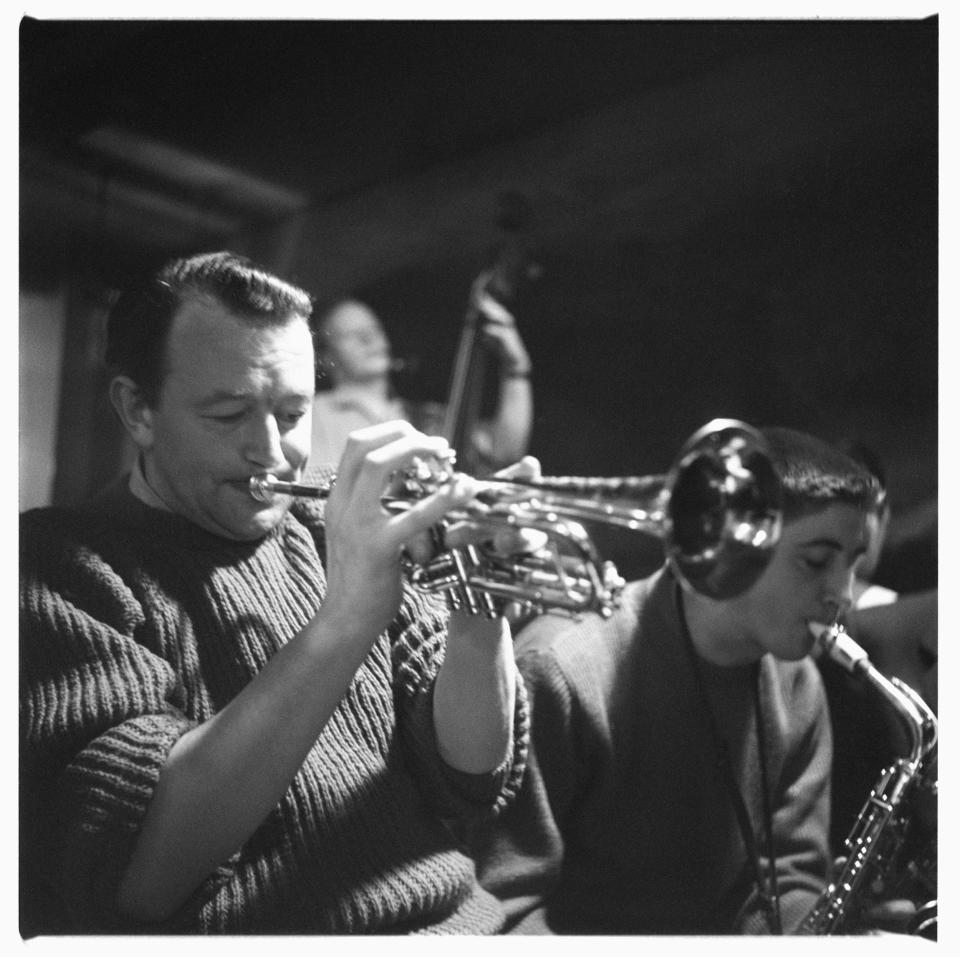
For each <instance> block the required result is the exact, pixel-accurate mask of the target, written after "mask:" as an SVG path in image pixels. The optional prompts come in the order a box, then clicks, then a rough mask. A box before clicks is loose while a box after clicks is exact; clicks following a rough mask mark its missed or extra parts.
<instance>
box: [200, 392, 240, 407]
mask: <svg viewBox="0 0 960 957" xmlns="http://www.w3.org/2000/svg"><path fill="white" fill-rule="evenodd" d="M246 397H247V394H246V393H245V392H238V391H235V390H233V389H217V390H216V391H215V392H211V393H210V394H209V395H205V396H204V397H203V398H202V399H201V400H200V402H199V403H198V405H215V404H216V403H217V402H230V401H231V400H233V399H245V398H246Z"/></svg>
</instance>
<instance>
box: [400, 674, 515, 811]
mask: <svg viewBox="0 0 960 957" xmlns="http://www.w3.org/2000/svg"><path fill="white" fill-rule="evenodd" d="M416 711H417V720H415V722H414V723H413V724H414V727H415V728H416V734H415V738H416V743H415V747H416V750H417V751H418V752H419V753H420V754H422V755H430V756H431V760H429V761H427V762H426V763H425V764H424V774H425V777H426V780H425V781H424V787H425V788H426V789H427V790H428V792H429V793H430V795H431V800H432V802H433V803H434V804H435V806H436V807H437V810H438V811H439V813H441V814H442V815H443V816H445V817H451V818H457V819H462V820H477V819H483V818H487V817H493V816H496V815H498V814H500V812H501V811H503V810H504V809H505V808H506V807H508V806H509V804H510V803H511V802H512V801H513V799H514V798H515V797H516V795H517V793H518V792H519V790H520V784H521V782H522V780H523V773H524V769H525V767H526V761H527V749H528V746H529V737H530V719H529V709H528V705H527V694H526V689H525V687H524V684H523V679H522V678H521V677H520V674H519V672H518V673H517V686H516V701H515V705H514V714H513V741H512V742H511V747H510V749H509V752H508V754H507V755H506V757H505V758H504V760H503V762H502V763H501V764H500V765H499V766H498V767H497V768H495V769H493V770H492V771H489V772H487V773H485V774H470V773H468V772H466V771H460V770H458V769H457V768H453V767H451V766H450V765H449V764H447V763H446V761H444V760H443V759H442V758H441V757H440V755H439V751H438V749H437V740H436V730H435V727H434V723H433V691H432V687H431V689H430V691H429V692H428V693H425V694H422V695H420V696H419V700H418V702H417V708H416Z"/></svg>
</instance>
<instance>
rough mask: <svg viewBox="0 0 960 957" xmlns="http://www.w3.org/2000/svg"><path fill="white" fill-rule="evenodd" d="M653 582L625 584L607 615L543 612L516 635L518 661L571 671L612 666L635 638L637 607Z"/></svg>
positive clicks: (645, 580) (647, 580)
mask: <svg viewBox="0 0 960 957" xmlns="http://www.w3.org/2000/svg"><path fill="white" fill-rule="evenodd" d="M654 584H655V579H654V578H651V579H641V580H638V581H633V582H630V583H628V584H627V585H626V586H625V587H624V589H623V592H622V594H621V595H620V599H619V602H618V604H617V607H616V608H615V609H614V611H613V613H612V614H611V615H610V616H609V617H603V616H602V615H600V614H598V613H597V612H586V613H583V614H581V615H577V616H575V617H566V616H561V615H558V614H544V615H540V616H538V617H537V618H534V619H533V620H532V621H531V622H530V623H529V624H528V625H526V626H525V627H524V628H523V629H522V630H521V631H520V633H519V634H518V635H517V637H516V642H515V652H516V656H517V660H518V661H520V662H521V663H527V664H528V665H531V664H532V663H534V662H537V661H539V662H540V663H541V664H546V663H547V662H551V663H553V665H554V666H556V667H559V668H560V669H561V670H563V671H571V672H572V671H578V672H579V671H583V670H584V669H586V670H589V671H593V672H600V671H604V670H609V669H615V668H616V666H617V663H618V662H619V661H620V660H621V659H622V656H623V654H624V653H625V652H626V649H627V648H628V647H629V645H630V643H631V642H632V641H633V639H634V636H635V634H636V630H637V627H638V623H639V617H640V616H639V609H640V608H641V607H642V605H643V603H644V601H645V600H646V598H647V596H648V595H649V593H650V590H651V588H652V587H653V585H654Z"/></svg>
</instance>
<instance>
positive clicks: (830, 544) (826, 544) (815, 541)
mask: <svg viewBox="0 0 960 957" xmlns="http://www.w3.org/2000/svg"><path fill="white" fill-rule="evenodd" d="M801 547H802V548H830V549H833V551H835V552H842V551H843V543H842V542H840V541H838V540H837V539H835V538H826V537H824V538H811V539H810V541H808V542H803V543H802V544H801ZM866 550H867V549H866V546H865V545H858V546H857V547H856V548H855V549H854V550H853V554H854V555H862V554H863V553H864V552H866Z"/></svg>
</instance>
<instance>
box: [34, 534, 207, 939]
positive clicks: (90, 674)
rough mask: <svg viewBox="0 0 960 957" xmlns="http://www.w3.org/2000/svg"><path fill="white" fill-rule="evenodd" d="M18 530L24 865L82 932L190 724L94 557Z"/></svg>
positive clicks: (116, 584)
mask: <svg viewBox="0 0 960 957" xmlns="http://www.w3.org/2000/svg"><path fill="white" fill-rule="evenodd" d="M39 532H40V529H38V528H37V527H31V526H30V524H29V522H28V523H27V524H26V525H25V526H22V527H21V565H20V601H21V604H20V664H21V668H20V673H21V689H20V698H21V703H20V728H21V735H20V749H21V788H22V791H21V793H22V795H24V797H25V801H24V803H25V804H26V807H25V808H24V814H23V821H22V824H23V830H22V840H23V841H24V843H25V845H26V846H25V847H24V849H23V857H24V858H25V862H26V864H27V866H28V868H29V870H30V871H31V872H32V874H33V876H34V877H35V878H36V879H38V880H40V881H42V882H43V883H44V884H45V885H46V886H47V887H50V888H53V891H52V892H53V894H54V895H55V896H56V898H58V899H59V901H60V906H61V907H62V908H65V909H66V910H68V911H70V912H73V913H78V914H83V915H84V923H85V924H86V925H87V926H101V927H103V928H104V929H110V928H117V927H119V919H118V917H117V912H116V896H117V889H118V887H119V882H120V879H121V877H122V875H123V873H124V871H125V869H126V867H127V863H128V861H129V859H130V855H131V853H132V851H133V847H134V844H135V842H136V839H137V836H138V833H139V830H140V827H141V824H142V822H143V819H144V815H145V813H146V810H147V807H148V805H149V803H150V800H151V798H152V795H153V792H154V789H155V787H156V784H157V780H158V778H159V775H160V771H161V769H162V767H163V765H164V763H165V762H166V759H167V756H168V754H169V752H170V749H171V748H172V747H173V745H174V744H175V742H176V741H177V740H178V738H179V737H180V736H181V735H183V734H184V733H185V732H186V731H187V730H188V729H189V728H190V727H191V726H192V722H190V721H189V720H188V719H187V718H186V717H185V715H184V714H183V713H182V711H181V710H180V708H179V707H178V706H177V703H178V695H177V690H178V688H177V682H176V678H175V675H174V673H173V670H172V668H171V667H170V665H169V664H168V663H167V662H166V661H164V660H163V659H162V658H160V657H158V656H157V655H155V654H152V653H151V652H150V651H149V650H148V649H147V648H146V647H145V646H144V645H143V644H142V643H141V642H139V641H138V640H137V635H138V632H139V631H140V630H141V629H142V628H143V626H144V615H143V611H142V608H141V606H140V605H139V603H138V602H137V600H136V599H135V597H134V595H133V594H132V592H131V591H130V589H129V588H128V587H127V586H126V585H125V584H124V583H123V581H122V580H121V579H120V577H119V576H118V575H117V574H116V573H115V572H114V571H113V570H112V569H111V568H110V567H109V566H108V565H107V563H106V562H104V561H103V560H102V559H101V558H100V557H99V556H98V555H97V554H95V553H94V552H92V551H90V550H86V549H83V548H80V547H78V546H76V545H74V544H73V543H71V542H70V541H69V536H68V535H67V534H66V533H65V532H61V531H60V530H57V531H54V532H52V533H51V532H50V530H49V527H47V528H46V529H44V534H43V535H41V534H40V533H39Z"/></svg>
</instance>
